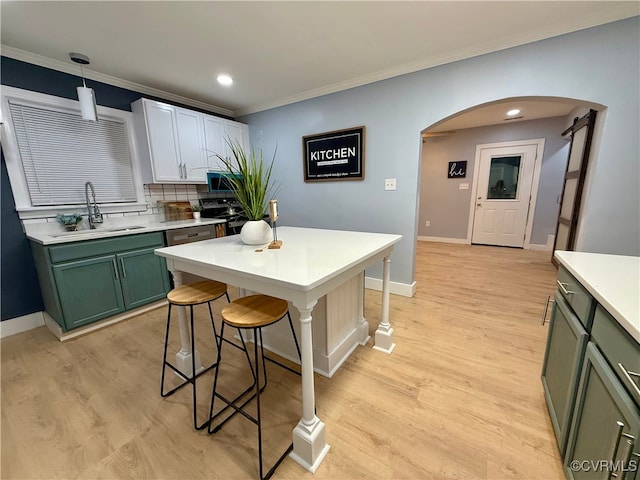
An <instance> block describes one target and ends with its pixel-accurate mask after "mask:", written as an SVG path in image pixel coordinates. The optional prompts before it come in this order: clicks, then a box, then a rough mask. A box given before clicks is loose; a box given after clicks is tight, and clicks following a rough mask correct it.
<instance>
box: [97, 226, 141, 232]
mask: <svg viewBox="0 0 640 480" xmlns="http://www.w3.org/2000/svg"><path fill="white" fill-rule="evenodd" d="M140 228H145V227H144V226H143V225H133V226H131V227H120V228H108V229H107V230H103V231H104V232H128V231H129V230H138V229H140Z"/></svg>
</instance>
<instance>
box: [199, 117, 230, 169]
mask: <svg viewBox="0 0 640 480" xmlns="http://www.w3.org/2000/svg"><path fill="white" fill-rule="evenodd" d="M224 136H225V132H224V119H222V118H218V117H213V116H210V115H205V116H204V139H205V150H206V152H205V153H206V155H207V166H208V167H209V169H210V170H217V171H225V170H226V169H227V167H225V166H224V164H223V163H222V162H221V161H220V159H219V158H218V157H216V154H219V155H222V156H223V157H226V156H227V143H226V141H225V138H224Z"/></svg>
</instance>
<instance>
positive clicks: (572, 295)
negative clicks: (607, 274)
mask: <svg viewBox="0 0 640 480" xmlns="http://www.w3.org/2000/svg"><path fill="white" fill-rule="evenodd" d="M556 282H557V285H558V294H559V295H561V296H562V297H563V298H564V299H565V300H566V301H567V303H568V304H569V305H570V306H571V308H572V310H573V311H574V312H575V313H576V315H577V316H578V319H579V320H580V322H582V325H584V327H585V328H586V329H587V331H589V330H590V328H591V323H592V319H593V310H594V308H595V302H594V300H593V297H592V296H591V294H590V293H589V292H588V291H587V290H586V289H585V288H584V287H583V286H582V285H581V284H580V282H578V281H577V280H576V279H575V278H574V277H573V275H571V274H570V273H569V272H568V271H567V270H566V269H565V268H564V267H563V266H562V265H561V266H560V268H559V269H558V279H557V280H556Z"/></svg>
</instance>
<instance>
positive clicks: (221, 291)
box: [160, 280, 250, 430]
mask: <svg viewBox="0 0 640 480" xmlns="http://www.w3.org/2000/svg"><path fill="white" fill-rule="evenodd" d="M223 295H224V296H226V297H227V301H228V302H229V301H230V299H229V294H228V293H227V285H226V284H224V283H221V282H216V281H215V280H205V281H202V282H196V283H192V284H188V285H180V286H179V287H176V288H174V289H173V290H171V291H170V292H169V293H168V294H167V300H168V301H169V311H168V313H167V330H166V333H165V337H164V354H163V363H162V378H161V384H160V395H161V396H162V397H168V396H169V395H172V394H174V393H175V392H176V391H177V390H179V389H181V388H182V387H184V386H185V385H187V384H189V383H190V384H191V386H192V390H193V395H192V397H193V427H194V428H195V429H196V430H202V429H203V428H204V427H206V426H207V424H208V423H209V421H208V420H207V421H205V422H204V423H202V424H200V425H198V418H197V410H196V408H197V392H196V379H197V378H198V377H199V376H200V375H202V374H204V373H206V372H208V371H209V370H211V369H212V368H214V367H215V366H216V365H218V361H216V362H214V363H212V364H211V365H209V366H208V367H206V368H203V369H202V370H200V371H199V372H196V371H195V370H196V358H195V357H196V356H195V331H194V322H193V307H194V306H195V305H201V304H203V303H206V304H207V306H208V307H209V318H210V319H211V328H212V330H213V339H214V343H215V345H216V348H217V349H218V358H220V344H221V343H222V341H223V337H222V332H221V335H220V336H219V335H218V333H217V331H216V325H215V323H214V321H213V312H212V311H211V302H212V301H214V300H217V299H218V298H220V297H222V296H223ZM173 305H176V306H181V307H189V315H190V327H191V328H190V330H191V338H190V340H191V375H186V374H185V373H184V372H182V371H180V370H178V368H176V367H175V365H173V364H172V363H170V362H168V361H167V348H168V346H169V329H170V326H171V307H172V306H173ZM240 339H241V340H242V336H240ZM225 341H226V342H228V343H231V344H232V345H233V346H235V347H236V348H240V349H241V350H244V352H245V354H246V356H247V361H248V362H250V359H249V353H248V351H247V348H246V346H245V345H244V340H242V347H240V346H239V345H236V344H234V343H233V342H230V341H229V340H226V339H225ZM167 367H169V368H171V369H172V370H173V371H174V372H176V374H177V375H178V376H180V377H181V378H182V379H183V382H182V383H180V384H179V385H178V386H176V387H174V388H172V389H171V390H169V391H168V392H165V390H164V388H165V385H164V384H165V381H164V379H165V372H166V369H167Z"/></svg>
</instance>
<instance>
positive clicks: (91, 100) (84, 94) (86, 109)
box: [69, 53, 98, 122]
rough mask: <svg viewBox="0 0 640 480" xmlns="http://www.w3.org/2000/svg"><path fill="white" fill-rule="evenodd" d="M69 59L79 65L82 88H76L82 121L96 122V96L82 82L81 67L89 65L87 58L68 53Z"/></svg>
mask: <svg viewBox="0 0 640 480" xmlns="http://www.w3.org/2000/svg"><path fill="white" fill-rule="evenodd" d="M69 58H70V59H71V60H72V61H74V62H76V63H79V64H80V73H81V75H82V87H77V89H76V90H77V91H78V101H79V102H80V114H81V115H82V119H83V120H91V121H92V122H96V121H97V120H98V108H97V105H96V96H95V93H94V92H93V89H92V88H88V87H87V85H86V83H85V81H84V72H83V71H82V66H83V65H89V57H87V56H86V55H83V54H81V53H70V54H69Z"/></svg>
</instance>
